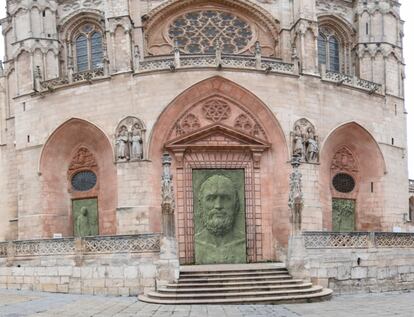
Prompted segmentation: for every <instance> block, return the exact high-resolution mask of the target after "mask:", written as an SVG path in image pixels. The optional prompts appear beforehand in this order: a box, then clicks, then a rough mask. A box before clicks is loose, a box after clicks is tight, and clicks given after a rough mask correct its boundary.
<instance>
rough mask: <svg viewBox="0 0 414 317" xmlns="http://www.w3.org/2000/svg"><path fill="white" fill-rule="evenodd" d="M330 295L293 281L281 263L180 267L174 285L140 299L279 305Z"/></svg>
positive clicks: (149, 293)
mask: <svg viewBox="0 0 414 317" xmlns="http://www.w3.org/2000/svg"><path fill="white" fill-rule="evenodd" d="M331 294H332V291H331V290H330V289H325V288H323V287H321V286H314V285H312V283H307V282H304V281H303V280H299V279H294V278H292V276H291V275H290V274H289V272H288V270H287V269H286V267H285V265H283V264H281V263H271V264H270V263H269V264H267V263H266V264H243V265H197V266H182V267H181V269H180V278H179V279H178V281H177V283H174V284H167V285H165V286H163V287H159V288H158V289H157V290H156V291H153V292H148V293H147V294H145V295H140V296H139V297H138V299H139V300H141V301H143V302H147V303H153V304H174V305H177V304H187V305H191V304H263V303H268V304H281V303H292V302H295V303H298V302H299V303H300V302H303V303H307V302H316V301H321V300H327V299H329V298H330V296H331Z"/></svg>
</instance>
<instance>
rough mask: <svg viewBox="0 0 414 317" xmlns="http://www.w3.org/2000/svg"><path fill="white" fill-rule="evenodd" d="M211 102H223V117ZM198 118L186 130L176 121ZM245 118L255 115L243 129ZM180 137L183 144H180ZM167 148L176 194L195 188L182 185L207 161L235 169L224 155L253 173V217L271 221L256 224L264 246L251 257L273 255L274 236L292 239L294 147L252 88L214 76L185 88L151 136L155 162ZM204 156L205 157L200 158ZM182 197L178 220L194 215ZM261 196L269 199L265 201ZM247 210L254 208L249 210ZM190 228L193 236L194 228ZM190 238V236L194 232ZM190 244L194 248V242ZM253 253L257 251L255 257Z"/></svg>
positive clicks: (220, 104) (269, 257)
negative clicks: (290, 182) (291, 150)
mask: <svg viewBox="0 0 414 317" xmlns="http://www.w3.org/2000/svg"><path fill="white" fill-rule="evenodd" d="M211 105H213V108H215V109H216V107H218V108H220V107H221V108H220V112H219V114H220V115H219V116H216V117H215V116H214V114H211V113H210V112H209V109H211V108H210V106H211ZM172 118H173V119H172ZM195 118H197V119H198V122H197V124H195V125H194V124H190V125H189V126H190V127H191V128H189V129H183V131H182V130H181V129H177V128H178V126H177V123H180V127H182V125H181V124H182V123H183V122H187V121H188V120H190V119H191V122H192V123H194V120H195ZM186 120H187V121H186ZM246 120H250V123H251V124H247V126H248V127H249V128H248V129H245V130H240V127H241V126H243V124H242V123H245V122H246ZM187 123H188V122H187ZM253 124H257V125H258V126H260V129H262V130H261V131H259V130H257V131H256V132H254V131H253V130H252V129H250V127H251V126H252V125H253ZM171 131H173V133H171ZM204 132H205V133H204ZM210 136H211V138H210ZM217 140H223V142H227V143H226V144H227V145H228V146H225V145H224V146H223V145H219V144H218V143H217V142H221V141H217ZM216 141H217V142H216ZM172 142H173V143H172ZM176 142H178V143H179V144H175V143H176ZM240 142H241V143H240ZM243 142H244V143H243ZM220 144H221V143H220ZM223 144H224V143H223ZM166 148H167V149H168V150H169V151H171V153H173V157H174V160H173V163H172V171H173V175H174V179H173V180H174V182H175V185H174V188H175V190H176V191H177V193H178V192H180V193H182V192H185V193H187V194H185V195H189V193H190V190H188V188H191V185H188V184H189V183H187V184H183V181H182V180H183V179H189V175H190V174H189V173H191V170H192V169H193V168H194V166H196V165H197V166H203V167H199V168H211V167H208V166H215V167H216V168H219V169H228V168H231V167H230V166H231V165H229V164H227V161H229V160H226V159H223V157H233V158H234V160H235V161H234V165H233V168H242V169H245V171H246V175H252V176H249V177H250V179H255V180H256V181H255V183H254V186H252V189H249V190H250V191H249V190H247V189H246V195H247V196H246V197H252V196H249V195H250V194H252V195H253V196H254V195H257V197H255V201H256V202H257V205H255V206H252V208H251V209H250V210H251V215H252V218H249V219H259V218H260V221H259V220H257V221H259V223H258V225H257V227H261V224H262V223H263V224H264V223H269V224H271V225H270V226H266V227H263V229H262V228H260V229H257V230H258V231H257V232H256V234H257V235H258V237H260V238H259V239H258V241H260V246H258V247H257V248H255V247H253V249H248V250H253V251H252V252H253V253H251V254H250V255H251V257H250V258H249V261H256V260H259V261H260V260H274V259H275V258H276V250H275V249H274V248H272V247H271V246H272V243H273V241H275V240H276V241H277V242H278V244H279V245H281V246H283V245H286V244H287V239H288V237H289V230H290V228H289V226H287V225H286V224H287V223H289V211H288V209H287V207H286V204H283V203H281V202H282V201H287V200H288V188H289V186H288V179H289V170H290V169H289V168H287V167H288V166H289V165H288V163H287V162H288V160H289V151H288V146H287V141H286V137H285V134H284V133H283V131H282V128H281V126H280V124H279V122H278V120H277V119H276V117H275V115H274V114H273V112H272V111H270V109H269V108H268V107H267V106H266V105H265V104H264V103H263V102H262V101H261V100H260V99H259V98H258V97H257V96H255V95H254V94H253V93H252V92H250V91H248V90H247V89H245V88H243V87H241V86H239V85H238V84H236V83H234V82H232V81H230V80H228V79H225V78H222V77H220V76H214V77H212V78H209V79H206V80H203V81H201V82H199V83H197V84H195V85H193V86H191V87H189V88H188V89H186V90H185V91H184V92H182V93H181V94H180V95H178V96H177V97H176V98H175V99H174V100H173V101H172V102H171V103H170V104H169V105H168V106H167V107H166V108H165V109H164V111H163V112H162V113H161V115H160V116H159V117H158V119H157V121H156V122H155V125H154V127H153V129H152V132H151V135H150V146H149V153H150V159H151V161H152V162H153V163H154V164H155V165H159V166H161V157H162V154H163V153H164V151H165V150H166ZM181 151H182V152H181ZM240 151H242V152H240ZM181 153H182V154H183V156H181ZM195 153H199V154H200V155H198V154H195ZM240 153H244V154H246V153H247V155H248V161H244V159H245V158H246V156H244V154H243V155H241V154H240ZM200 157H204V159H201V160H200ZM181 158H183V159H181ZM245 162H248V163H246V164H247V165H243V164H245ZM234 166H237V167H234ZM157 173H158V175H155V179H156V180H157V179H161V171H157ZM246 179H247V178H246ZM249 184H253V183H249ZM255 186H256V187H255ZM153 188H159V186H153ZM246 188H247V187H246ZM249 193H250V194H249ZM253 193H254V194H253ZM152 194H154V195H156V196H155V197H154V199H157V198H158V197H161V193H160V192H157V191H154V193H152ZM177 195H178V194H177ZM177 197H178V202H177V206H178V207H177V208H178V210H176V221H182V219H181V218H180V217H182V216H180V215H181V212H182V213H185V214H186V216H185V217H190V214H191V212H192V211H191V210H192V209H191V208H192V206H191V207H190V209H188V208H187V207H188V203H186V202H183V203H182V202H181V200H182V197H183V196H182V194H180V195H178V196H177ZM260 197H267V198H266V199H263V200H261V198H260ZM158 199H159V198H158ZM180 199H181V200H180ZM260 201H261V202H260ZM183 204H184V205H183ZM185 204H186V205H185ZM180 206H183V207H180ZM186 206H187V207H186ZM256 206H257V207H256ZM180 208H181V209H180ZM248 208H249V207H248ZM159 212H161V210H159ZM246 212H250V211H249V209H247V210H246ZM151 216H152V217H154V219H153V220H152V222H153V223H157V219H159V218H160V214H155V213H154V214H153V215H151ZM177 217H178V218H177ZM255 217H258V218H255ZM177 219H179V220H177ZM176 223H177V224H178V226H177V227H178V230H177V232H178V233H177V234H178V235H180V234H181V235H182V234H184V232H187V231H186V230H184V229H183V228H180V227H179V222H176ZM246 225H249V224H248V223H247V224H246ZM188 232H190V235H191V230H189V231H188ZM183 239H184V238H183ZM185 239H187V240H185ZM185 239H184V240H185V241H189V240H191V237H187V238H185ZM178 240H179V244H180V246H181V248H183V243H187V242H183V241H184V240H181V237H180V236H178ZM252 244H254V242H252ZM189 248H190V249H191V243H190V247H189ZM184 249H185V248H184ZM186 250H189V249H188V248H187V249H186ZM254 252H257V253H254ZM254 254H256V255H257V257H256V258H255V255H254ZM180 259H182V257H181V256H180ZM186 259H187V258H186ZM190 259H191V256H190ZM183 263H188V262H183Z"/></svg>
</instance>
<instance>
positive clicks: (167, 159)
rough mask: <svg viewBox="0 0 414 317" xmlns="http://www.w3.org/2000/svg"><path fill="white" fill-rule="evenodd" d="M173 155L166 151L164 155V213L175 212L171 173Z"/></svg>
mask: <svg viewBox="0 0 414 317" xmlns="http://www.w3.org/2000/svg"><path fill="white" fill-rule="evenodd" d="M171 161H172V159H171V156H170V155H169V154H168V153H165V154H164V155H163V157H162V168H163V174H162V177H161V195H162V203H161V208H162V213H163V214H173V213H174V210H175V198H174V187H173V182H172V180H173V176H172V175H171Z"/></svg>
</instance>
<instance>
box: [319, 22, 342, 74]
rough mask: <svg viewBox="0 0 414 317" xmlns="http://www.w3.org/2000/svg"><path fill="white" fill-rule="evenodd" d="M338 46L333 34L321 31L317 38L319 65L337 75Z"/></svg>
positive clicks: (339, 68)
mask: <svg viewBox="0 0 414 317" xmlns="http://www.w3.org/2000/svg"><path fill="white" fill-rule="evenodd" d="M339 56H340V45H339V40H338V38H337V36H336V35H335V34H333V33H332V32H329V30H327V29H322V30H321V31H320V32H319V36H318V57H319V65H326V70H328V71H333V72H337V73H339V72H340V70H341V67H340V66H341V65H340V57H339Z"/></svg>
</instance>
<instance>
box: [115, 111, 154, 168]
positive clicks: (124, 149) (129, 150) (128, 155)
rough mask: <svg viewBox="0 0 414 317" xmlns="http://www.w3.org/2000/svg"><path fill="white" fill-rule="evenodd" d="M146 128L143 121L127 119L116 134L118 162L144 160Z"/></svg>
mask: <svg viewBox="0 0 414 317" xmlns="http://www.w3.org/2000/svg"><path fill="white" fill-rule="evenodd" d="M145 131H146V130H145V127H144V124H143V123H142V121H141V120H139V119H138V118H135V117H127V118H125V119H124V120H122V121H121V122H120V123H119V125H118V128H117V129H116V133H115V158H116V161H118V162H127V161H139V160H143V159H144V140H145Z"/></svg>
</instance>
